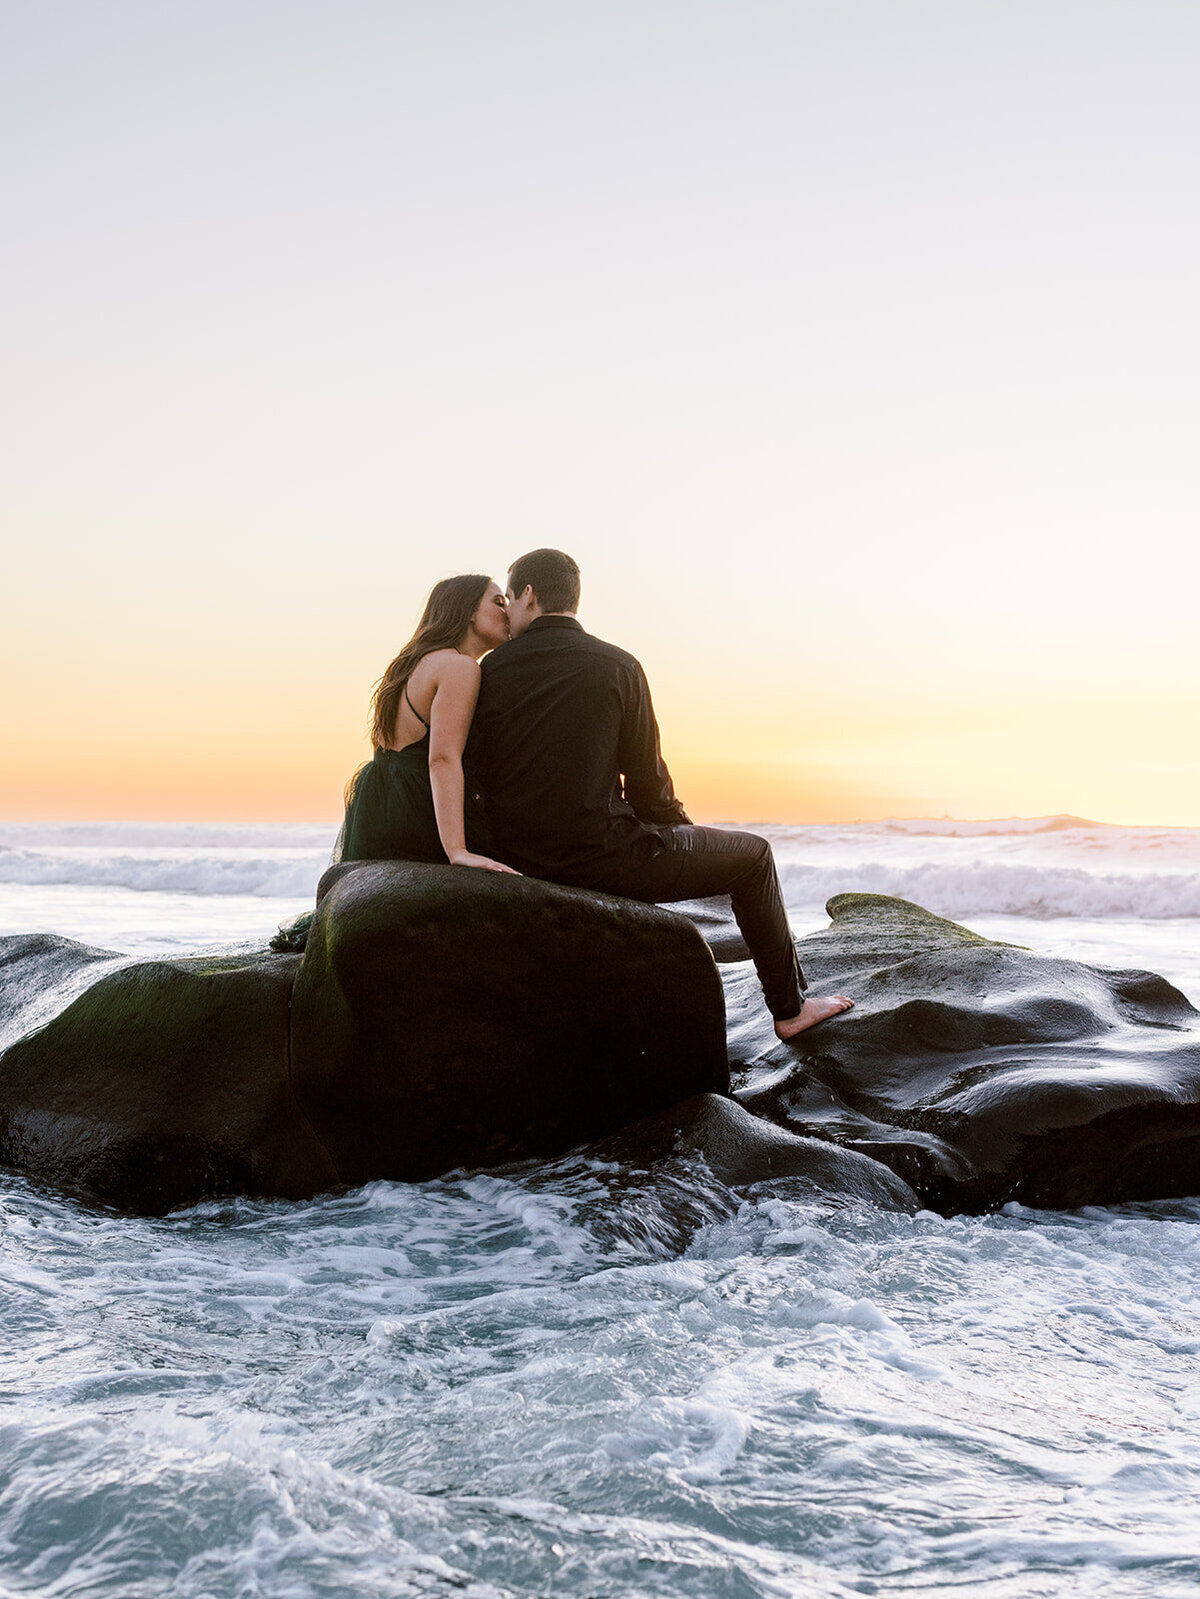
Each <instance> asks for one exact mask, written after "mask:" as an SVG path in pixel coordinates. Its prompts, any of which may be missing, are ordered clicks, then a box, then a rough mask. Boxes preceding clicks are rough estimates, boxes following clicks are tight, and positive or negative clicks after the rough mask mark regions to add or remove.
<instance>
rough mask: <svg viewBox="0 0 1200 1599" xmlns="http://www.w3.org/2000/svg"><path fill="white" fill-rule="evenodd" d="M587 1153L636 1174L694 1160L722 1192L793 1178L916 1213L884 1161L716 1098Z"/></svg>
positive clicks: (914, 1200)
mask: <svg viewBox="0 0 1200 1599" xmlns="http://www.w3.org/2000/svg"><path fill="white" fill-rule="evenodd" d="M589 1153H591V1154H593V1155H595V1156H596V1157H597V1158H598V1159H600V1160H611V1161H617V1162H620V1163H621V1164H622V1165H623V1166H628V1167H631V1168H633V1169H635V1170H638V1169H643V1170H644V1169H652V1168H654V1167H656V1166H661V1165H662V1164H664V1163H666V1162H668V1161H678V1160H679V1159H685V1160H686V1159H687V1158H689V1157H693V1156H699V1157H700V1158H701V1159H702V1160H703V1161H704V1163H705V1164H706V1165H707V1167H708V1169H709V1170H710V1171H711V1172H712V1174H713V1176H714V1177H716V1178H717V1180H718V1181H719V1182H721V1183H723V1184H724V1185H725V1187H726V1188H748V1187H752V1186H755V1185H757V1184H759V1183H765V1182H773V1181H775V1180H777V1179H780V1178H792V1179H798V1180H799V1181H800V1182H802V1183H803V1184H804V1185H805V1186H806V1187H808V1188H810V1189H812V1191H813V1192H814V1193H819V1194H826V1195H838V1196H841V1197H843V1198H847V1199H855V1200H860V1201H864V1202H866V1203H869V1204H872V1205H875V1206H878V1207H879V1208H880V1209H883V1210H905V1211H909V1212H912V1211H916V1210H918V1209H919V1208H920V1201H919V1199H918V1197H917V1195H916V1194H915V1193H914V1192H913V1190H912V1189H911V1188H910V1187H909V1185H908V1184H907V1183H906V1182H904V1181H903V1179H902V1178H900V1177H898V1176H897V1175H896V1174H895V1172H893V1171H892V1170H891V1169H890V1168H889V1167H888V1166H887V1165H885V1164H883V1163H882V1162H880V1161H878V1160H873V1159H871V1158H869V1157H868V1156H867V1155H865V1154H862V1153H860V1152H859V1151H857V1150H852V1149H846V1148H842V1147H840V1146H839V1145H837V1144H834V1143H831V1142H829V1141H828V1140H827V1139H822V1138H804V1137H797V1136H796V1135H795V1134H794V1133H791V1132H788V1131H785V1130H784V1129H783V1128H780V1127H776V1126H773V1125H772V1123H771V1122H769V1121H766V1120H764V1119H763V1118H762V1117H761V1116H754V1115H752V1114H751V1113H750V1111H748V1110H747V1109H746V1108H745V1106H743V1105H740V1104H738V1103H737V1101H736V1100H733V1099H728V1098H723V1097H720V1096H718V1095H716V1094H700V1095H697V1096H695V1097H694V1098H691V1099H686V1100H683V1101H681V1102H680V1103H679V1104H676V1105H672V1106H671V1108H670V1109H669V1110H665V1111H662V1112H661V1113H660V1114H659V1115H657V1116H652V1117H647V1118H645V1119H644V1120H642V1121H639V1122H635V1123H634V1125H633V1126H631V1127H627V1128H625V1129H624V1130H623V1131H622V1132H620V1133H618V1134H617V1135H616V1136H615V1137H614V1138H611V1139H607V1140H605V1141H604V1142H603V1143H601V1144H598V1145H596V1146H595V1147H594V1148H593V1149H592V1150H590V1151H589Z"/></svg>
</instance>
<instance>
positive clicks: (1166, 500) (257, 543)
mask: <svg viewBox="0 0 1200 1599" xmlns="http://www.w3.org/2000/svg"><path fill="white" fill-rule="evenodd" d="M1198 63H1200V5H1197V4H1195V3H1194V0H1116V3H1114V0H1005V3H1004V4H1002V5H1000V4H991V3H987V0H636V3H634V0H543V3H532V0H439V3H438V4H429V3H428V0H422V3H406V0H386V3H385V0H371V3H366V0H338V3H336V4H335V3H333V0H324V3H320V4H317V3H311V0H236V3H231V0H203V3H195V4H184V3H179V0H142V3H136V4H135V3H127V0H101V3H97V0H86V3H80V0H45V3H43V4H29V3H19V4H18V3H12V0H9V3H5V4H0V75H2V78H3V81H2V82H0V164H2V165H3V169H4V172H3V184H4V189H3V193H4V209H5V223H6V227H5V234H6V242H5V247H4V250H3V252H2V264H0V275H2V278H3V299H4V306H5V323H6V327H5V335H4V340H3V357H2V361H3V374H4V375H3V397H2V402H0V403H2V406H3V415H2V418H0V423H2V427H3V437H4V460H5V465H4V479H3V492H2V496H0V507H2V511H3V517H4V548H5V556H4V566H5V573H6V578H7V581H6V595H7V603H6V605H5V618H4V626H3V630H2V632H0V661H2V663H3V666H2V669H3V677H4V694H3V721H2V724H0V738H2V740H3V750H4V756H3V763H2V779H0V815H3V816H5V817H8V818H30V819H36V818H48V819H49V818H64V819H65V818H96V819H100V818H117V817H128V818H131V819H133V818H146V819H153V818H160V817H161V818H195V819H206V820H219V819H231V820H235V819H253V818H263V819H278V820H306V819H313V820H320V819H323V818H326V817H332V816H334V815H335V814H336V812H337V811H338V808H339V801H340V794H341V789H342V785H343V783H344V781H345V779H346V778H347V777H348V776H349V774H350V772H351V771H352V769H353V768H354V767H355V766H356V765H357V764H358V762H359V761H361V760H362V759H363V758H365V756H366V754H367V742H366V717H367V704H368V699H369V695H370V689H371V685H372V683H373V681H374V680H375V678H376V677H377V676H378V675H379V673H380V671H381V670H382V668H383V666H384V665H385V664H386V662H387V661H388V659H389V658H390V657H391V656H392V655H393V654H394V653H395V651H396V649H397V648H398V647H399V645H400V644H401V643H403V641H404V640H405V638H406V637H407V636H408V634H409V633H410V632H411V629H412V627H413V624H414V622H415V620H416V616H417V614H418V612H419V610H420V607H421V604H422V601H423V599H424V595H425V593H426V592H427V590H428V588H429V585H430V584H431V583H432V582H433V581H434V580H435V579H436V578H438V577H440V576H443V575H445V574H447V573H448V572H453V571H471V570H480V571H492V572H496V573H498V574H501V575H502V574H503V571H504V568H505V567H506V566H507V564H508V562H509V561H511V560H512V559H513V558H514V557H516V556H517V555H519V554H520V553H522V552H523V551H524V550H527V549H529V548H532V547H534V546H538V545H542V544H551V545H556V546H559V547H561V548H565V549H567V550H570V551H571V552H572V553H573V554H574V555H575V556H576V558H577V559H578V560H579V562H580V564H581V566H582V568H583V574H584V603H583V608H582V611H581V620H582V621H583V623H584V625H585V626H586V627H588V628H589V629H590V630H591V631H594V632H596V633H599V634H601V635H603V636H605V637H608V638H611V639H613V640H614V641H616V642H618V643H621V644H623V645H624V646H626V647H627V648H629V649H631V650H633V651H634V652H635V653H636V654H637V655H638V656H639V657H640V658H641V659H642V661H643V663H644V664H645V666H646V669H647V672H648V674H649V677H650V681H651V685H652V687H653V690H654V696H655V703H656V707H657V709H658V713H659V720H660V723H661V726H662V730H663V743H664V749H665V753H666V755H667V759H668V762H669V763H670V765H671V767H672V770H673V772H674V774H675V777H676V786H677V788H678V789H679V791H680V793H681V796H682V797H683V799H684V801H685V803H686V804H687V805H688V807H689V809H690V810H691V812H692V814H693V815H694V816H695V817H696V818H697V819H700V820H717V819H741V820H747V821H752V820H760V821H766V820H791V821H836V820H850V819H854V818H864V819H871V818H878V817H883V816H887V815H939V816H940V815H942V814H943V813H949V814H951V815H956V816H963V817H982V816H1000V815H1004V816H1007V815H1013V814H1023V815H1040V814H1047V813H1054V812H1065V811H1069V812H1073V813H1075V814H1078V815H1084V816H1088V817H1095V818H1098V819H1101V820H1107V821H1115V822H1130V823H1174V824H1192V825H1200V738H1198V737H1197V733H1196V729H1197V727H1198V726H1200V672H1198V667H1200V643H1198V640H1200V622H1198V618H1197V612H1198V611H1200V515H1198V511H1200V470H1198V455H1200V450H1198V446H1197V438H1198V435H1200V427H1198V423H1200V404H1198V402H1200V312H1198V310H1197V305H1198V300H1200V296H1198V294H1197V282H1198V279H1200V209H1198V207H1197V204H1196V196H1197V194H1198V193H1200V109H1198V108H1200V95H1197V92H1196V83H1197V70H1198Z"/></svg>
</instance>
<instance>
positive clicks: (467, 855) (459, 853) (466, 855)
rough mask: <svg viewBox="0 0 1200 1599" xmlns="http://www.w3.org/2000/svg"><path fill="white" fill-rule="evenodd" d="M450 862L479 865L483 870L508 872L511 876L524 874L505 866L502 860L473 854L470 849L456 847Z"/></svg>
mask: <svg viewBox="0 0 1200 1599" xmlns="http://www.w3.org/2000/svg"><path fill="white" fill-rule="evenodd" d="M450 864H451V866H477V867H478V868H479V870H480V871H481V872H507V873H508V874H509V876H510V877H520V876H521V875H522V873H520V872H518V871H515V870H514V869H513V868H512V867H511V866H505V865H504V863H503V862H502V861H494V860H492V859H491V858H490V857H489V856H487V855H472V854H471V851H470V850H469V849H456V850H455V851H454V852H453V854H452V855H451V856H450Z"/></svg>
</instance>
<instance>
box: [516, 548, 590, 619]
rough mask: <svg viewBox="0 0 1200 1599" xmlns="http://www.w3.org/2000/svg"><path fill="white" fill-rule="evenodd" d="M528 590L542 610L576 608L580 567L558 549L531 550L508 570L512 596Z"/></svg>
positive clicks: (572, 609)
mask: <svg viewBox="0 0 1200 1599" xmlns="http://www.w3.org/2000/svg"><path fill="white" fill-rule="evenodd" d="M527 585H528V587H530V588H531V589H532V590H533V592H534V595H535V596H536V598H537V602H538V604H539V605H540V606H541V608H542V610H543V611H577V610H578V609H579V567H578V566H577V565H576V563H575V562H574V561H573V560H572V559H571V557H570V556H569V555H564V554H563V552H562V551H561V550H530V552H529V554H528V555H522V556H521V557H520V559H519V560H516V561H514V562H513V564H512V565H511V566H510V567H509V569H508V586H509V588H511V589H512V591H513V593H514V594H522V593H524V591H525V588H526V586H527Z"/></svg>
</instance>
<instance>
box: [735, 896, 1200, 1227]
mask: <svg viewBox="0 0 1200 1599" xmlns="http://www.w3.org/2000/svg"><path fill="white" fill-rule="evenodd" d="M827 909H828V912H829V915H830V916H831V918H832V925H831V926H830V927H829V929H828V930H827V931H824V932H820V933H815V934H813V935H812V936H810V937H808V938H805V939H803V940H801V942H800V945H799V948H800V955H801V959H802V961H803V963H804V967H805V971H806V974H807V976H808V980H809V984H810V987H811V988H812V990H813V991H814V992H831V991H840V992H844V993H846V994H847V995H849V996H850V998H852V999H853V1000H854V1001H855V1006H856V1008H855V1009H854V1010H852V1011H849V1012H847V1013H846V1014H845V1015H843V1016H839V1017H836V1018H835V1019H833V1020H831V1021H828V1022H825V1023H822V1024H821V1026H820V1027H818V1028H815V1029H813V1030H812V1031H811V1032H809V1033H806V1034H802V1035H801V1036H800V1038H799V1039H798V1040H796V1042H795V1043H794V1044H792V1045H781V1044H779V1043H778V1042H777V1041H776V1040H775V1038H774V1035H773V1033H771V1031H770V1029H769V1024H768V1025H765V1026H764V1025H763V1023H762V1021H761V1019H760V1016H759V1013H758V1008H757V1006H756V1005H755V1003H754V994H753V985H752V979H751V976H750V975H749V974H748V973H746V972H744V971H742V972H736V973H732V974H730V976H729V981H728V985H727V986H728V998H729V1008H730V1013H731V1027H730V1040H731V1051H732V1055H733V1059H734V1062H735V1065H740V1066H741V1067H742V1068H743V1070H742V1071H741V1072H739V1073H738V1076H737V1081H738V1085H739V1086H738V1095H739V1098H740V1099H741V1100H742V1102H743V1103H744V1104H746V1105H748V1106H749V1107H751V1108H752V1109H754V1110H755V1111H756V1112H757V1113H759V1114H762V1115H768V1116H771V1117H773V1118H774V1119H776V1120H778V1121H780V1122H782V1123H783V1124H784V1125H786V1126H788V1127H790V1128H791V1129H792V1130H793V1131H796V1132H801V1133H816V1134H818V1135H820V1136H823V1137H827V1138H833V1139H835V1140H837V1141H839V1142H841V1143H843V1144H845V1145H847V1146H848V1147H852V1148H855V1149H858V1150H860V1151H861V1152H863V1153H865V1154H870V1155H872V1156H873V1157H875V1158H877V1159H879V1160H883V1161H885V1162H887V1163H888V1164H889V1165H890V1166H892V1168H893V1169H894V1170H895V1171H897V1172H898V1173H899V1174H900V1175H901V1176H903V1177H904V1178H905V1179H906V1181H908V1182H909V1183H911V1184H912V1185H913V1187H914V1188H915V1189H916V1190H917V1191H918V1192H919V1193H920V1194H921V1195H922V1197H923V1198H924V1200H925V1202H926V1203H927V1204H930V1205H932V1206H935V1207H936V1208H938V1209H941V1210H946V1211H949V1210H956V1209H962V1210H985V1209H991V1208H993V1207H995V1206H998V1205H1002V1204H1004V1203H1006V1202H1007V1201H1012V1200H1015V1201H1018V1202H1020V1203H1023V1204H1026V1205H1036V1206H1047V1207H1054V1208H1068V1207H1074V1206H1079V1205H1086V1204H1112V1203H1117V1202H1120V1201H1124V1200H1131V1199H1148V1198H1164V1197H1172V1196H1181V1195H1188V1194H1196V1193H1200V1014H1198V1013H1197V1012H1196V1011H1195V1010H1194V1009H1193V1008H1192V1006H1191V1005H1190V1004H1189V1003H1188V1001H1187V1000H1186V999H1185V998H1184V996H1183V995H1182V994H1181V993H1179V991H1178V990H1177V989H1175V988H1173V987H1172V986H1171V984H1170V983H1168V982H1167V981H1166V980H1165V979H1164V978H1162V977H1157V976H1155V975H1154V974H1153V973H1150V972H1141V971H1109V970H1107V969H1105V968H1103V967H1097V966H1087V965H1082V964H1080V963H1078V962H1075V961H1065V960H1058V959H1054V958H1052V957H1050V956H1045V955H1037V954H1033V953H1032V952H1030V951H1029V950H1026V949H1020V948H1016V947H1014V946H1012V945H1007V944H997V943H992V942H991V941H989V940H987V939H984V938H980V937H979V936H978V935H977V934H974V933H971V932H968V931H967V929H966V928H963V927H959V926H957V925H956V924H955V923H953V922H948V921H944V920H942V919H941V918H940V917H937V916H933V915H931V914H930V913H929V912H928V911H925V910H922V909H921V907H920V906H917V905H911V904H909V903H908V902H907V901H905V900H898V899H890V898H888V897H886V896H883V895H877V894H842V895H839V896H838V897H837V898H835V899H832V900H830V902H829V905H828V907H827Z"/></svg>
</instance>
